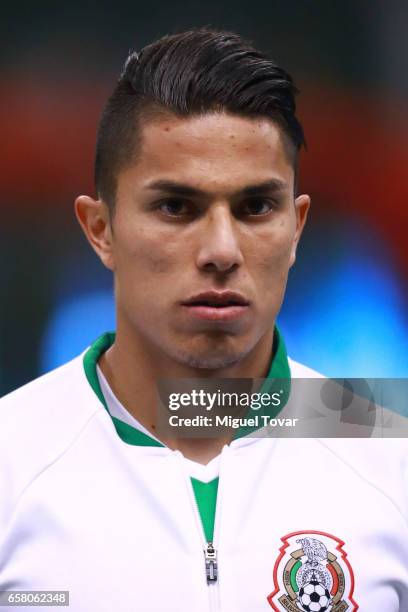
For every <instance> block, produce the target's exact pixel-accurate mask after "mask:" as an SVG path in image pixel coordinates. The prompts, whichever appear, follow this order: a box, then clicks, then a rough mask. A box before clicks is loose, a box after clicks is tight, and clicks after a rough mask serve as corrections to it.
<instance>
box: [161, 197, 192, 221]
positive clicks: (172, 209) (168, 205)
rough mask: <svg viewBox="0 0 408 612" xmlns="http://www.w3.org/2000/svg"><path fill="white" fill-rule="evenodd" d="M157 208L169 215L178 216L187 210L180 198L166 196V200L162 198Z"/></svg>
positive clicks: (185, 204)
mask: <svg viewBox="0 0 408 612" xmlns="http://www.w3.org/2000/svg"><path fill="white" fill-rule="evenodd" d="M157 208H158V209H159V210H160V211H161V212H163V213H164V214H165V215H168V216H170V217H180V216H183V215H186V214H187V213H188V212H189V211H188V206H187V203H186V202H185V201H184V200H181V199H180V198H167V199H166V200H162V201H161V202H160V203H159V205H158V207H157Z"/></svg>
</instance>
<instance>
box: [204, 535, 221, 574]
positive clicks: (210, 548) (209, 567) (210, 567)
mask: <svg viewBox="0 0 408 612" xmlns="http://www.w3.org/2000/svg"><path fill="white" fill-rule="evenodd" d="M204 557H205V573H206V575H207V582H216V581H217V578H218V564H217V551H216V550H215V548H214V545H213V543H212V542H207V544H206V545H205V547H204Z"/></svg>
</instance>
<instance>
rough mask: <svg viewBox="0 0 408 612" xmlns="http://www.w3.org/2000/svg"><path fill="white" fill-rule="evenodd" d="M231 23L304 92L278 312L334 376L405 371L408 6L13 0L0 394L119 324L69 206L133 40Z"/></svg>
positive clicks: (6, 18) (290, 336)
mask: <svg viewBox="0 0 408 612" xmlns="http://www.w3.org/2000/svg"><path fill="white" fill-rule="evenodd" d="M200 25H210V26H213V27H217V28H224V29H231V30H234V31H237V32H239V33H240V34H242V35H244V36H245V37H247V38H249V39H251V40H252V41H253V42H254V43H255V44H256V45H257V46H259V47H260V48H262V49H263V50H264V51H267V52H268V53H270V55H271V56H272V57H273V58H274V59H275V60H276V61H277V62H278V63H280V64H281V65H282V66H283V67H284V68H286V69H287V70H288V71H289V72H290V73H291V74H292V75H293V76H294V78H295V81H296V83H297V85H298V86H299V88H300V90H301V95H300V96H299V98H298V115H299V117H300V119H301V120H302V122H303V125H304V129H305V132H306V138H307V142H308V151H307V153H304V154H303V156H302V161H301V189H302V191H304V192H307V193H310V194H311V196H312V201H313V210H312V214H311V217H310V221H309V226H308V227H307V229H306V233H305V235H304V238H303V240H302V243H301V246H300V251H299V255H298V262H297V263H296V266H295V268H294V269H293V270H292V272H291V275H290V280H289V286H288V290H287V296H286V301H285V304H284V307H283V309H282V312H281V314H280V317H279V324H280V327H281V330H282V331H283V334H284V337H285V339H286V343H287V346H288V352H289V354H290V355H291V356H292V357H293V358H295V359H298V360H300V361H303V362H304V363H307V364H308V365H310V366H311V367H313V368H316V369H318V370H320V371H321V372H323V373H324V374H326V375H328V376H337V377H343V376H347V377H351V376H357V377H358V376H361V377H407V376H408V351H407V346H408V308H407V306H408V290H407V281H408V248H407V242H408V240H407V236H406V235H407V229H408V180H407V175H408V172H407V171H408V146H407V142H408V112H407V111H408V104H407V102H408V37H407V31H408V4H407V3H406V2H403V1H401V2H399V1H394V0H388V1H387V2H385V1H384V0H371V1H364V0H363V1H361V2H356V1H355V0H342V2H328V1H327V0H315V1H313V2H308V1H306V0H303V1H295V0H269V1H266V0H265V1H264V2H254V1H249V0H245V1H241V2H239V3H237V2H236V1H233V0H223V2H222V3H220V2H218V1H215V0H207V1H206V2H201V1H200V2H199V1H198V0H190V2H189V3H188V5H187V4H186V3H185V2H179V1H178V0H173V1H172V2H165V0H150V2H143V3H141V2H137V1H135V0H133V1H132V2H130V1H123V0H119V1H118V2H116V3H106V2H104V1H103V0H100V2H98V3H97V4H95V3H91V2H87V1H86V0H81V1H78V0H70V2H69V3H62V2H60V3H57V2H55V1H53V2H51V1H42V2H39V3H36V4H35V5H34V3H33V2H23V1H21V2H19V3H5V4H4V5H3V6H2V20H1V24H0V31H1V40H2V43H3V51H2V54H1V57H0V66H1V84H2V96H1V101H0V130H1V134H2V139H1V140H2V145H3V146H2V149H3V153H2V158H1V173H0V207H1V211H0V212H1V217H0V218H1V224H0V279H1V283H0V395H3V394H5V393H6V392H8V391H11V390H12V389H14V388H16V387H18V386H19V385H21V384H23V383H25V382H27V381H29V380H31V379H33V378H34V377H36V376H37V375H39V374H41V373H44V372H46V371H48V370H50V369H52V368H54V367H56V366H58V365H59V364H61V363H63V362H64V361H66V360H68V359H70V358H72V357H74V356H76V355H77V354H78V353H79V352H81V351H82V350H83V349H84V348H85V347H86V346H87V345H88V344H89V343H90V342H91V341H92V340H94V339H95V338H96V337H97V336H98V335H99V334H100V333H102V332H103V331H106V330H109V329H114V326H115V321H114V310H113V297H112V280H111V277H110V274H109V273H108V272H107V271H106V270H105V269H104V268H103V267H102V265H101V264H100V263H99V261H98V260H97V258H96V256H95V255H94V254H93V252H91V249H90V247H89V246H88V245H87V244H86V242H85V239H84V238H83V236H82V233H81V231H80V229H79V227H78V226H77V224H76V221H75V220H74V214H73V201H74V199H75V197H76V196H77V195H78V194H79V193H88V194H93V193H94V190H93V179H92V175H93V155H94V143H95V135H96V129H97V124H98V120H99V116H100V113H101V110H102V107H103V104H104V102H105V100H106V97H107V96H108V95H109V93H110V91H111V90H112V88H113V85H114V83H115V80H116V78H117V76H118V74H119V72H120V70H121V66H122V64H123V61H124V60H125V58H126V55H127V53H128V51H129V50H133V49H139V48H141V47H142V46H144V45H145V44H147V43H148V42H151V41H152V40H153V39H155V38H157V37H160V36H162V35H164V34H166V33H172V32H175V31H179V30H182V29H186V28H189V27H192V26H200Z"/></svg>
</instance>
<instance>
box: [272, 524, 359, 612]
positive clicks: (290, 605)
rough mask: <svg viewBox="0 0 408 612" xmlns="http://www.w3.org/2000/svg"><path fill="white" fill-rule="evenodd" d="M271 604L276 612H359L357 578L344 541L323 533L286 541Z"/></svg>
mask: <svg viewBox="0 0 408 612" xmlns="http://www.w3.org/2000/svg"><path fill="white" fill-rule="evenodd" d="M282 542H283V546H282V547H281V548H280V550H279V552H280V554H279V557H278V558H277V560H276V563H275V567H274V570H273V582H274V591H273V592H272V593H271V594H270V595H269V596H268V601H269V603H270V605H271V606H272V609H273V610H275V612H284V611H288V612H299V610H303V612H326V611H329V612H356V611H357V610H358V604H357V603H356V602H355V601H354V599H353V591H354V575H353V570H352V569H351V565H350V563H349V562H348V560H347V554H346V552H345V551H344V550H343V546H344V542H342V541H341V540H339V538H336V537H335V536H332V535H330V534H329V533H324V532H322V531H296V532H294V533H289V534H288V535H286V536H284V537H283V538H282Z"/></svg>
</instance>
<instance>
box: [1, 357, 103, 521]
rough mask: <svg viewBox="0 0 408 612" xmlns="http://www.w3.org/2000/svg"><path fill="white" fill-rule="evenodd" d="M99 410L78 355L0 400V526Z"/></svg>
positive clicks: (100, 406) (97, 401)
mask: <svg viewBox="0 0 408 612" xmlns="http://www.w3.org/2000/svg"><path fill="white" fill-rule="evenodd" d="M101 410H103V407H102V405H101V404H100V402H99V400H98V398H97V397H96V395H95V394H94V392H93V391H92V389H91V387H90V385H89V384H88V381H87V379H86V376H85V372H84V369H83V364H82V356H79V357H77V358H75V359H74V360H72V361H70V362H69V363H67V364H65V365H63V366H61V367H60V368H58V369H56V370H53V371H52V372H50V373H48V374H46V375H44V376H41V377H40V378H37V379H36V380H34V381H32V382H30V383H28V384H26V385H24V386H23V387H21V388H19V389H17V390H16V391H13V392H12V393H10V394H8V395H6V396H5V397H3V398H2V399H0V465H1V466H2V469H1V471H0V525H1V522H2V521H1V519H2V513H3V514H4V513H6V507H7V506H8V507H9V508H10V507H11V506H12V505H13V504H14V503H15V502H16V500H17V499H18V497H19V495H20V494H21V492H22V491H23V490H24V489H25V488H26V487H27V486H28V485H29V484H30V482H32V481H33V480H34V479H35V478H36V477H37V476H38V475H39V474H40V473H41V472H42V471H43V470H45V469H46V468H47V467H48V466H49V465H51V464H52V463H53V462H55V461H56V460H57V459H58V457H60V456H61V455H62V454H63V453H64V452H66V450H67V449H69V448H70V446H71V445H72V444H73V443H74V442H75V440H76V439H77V438H78V436H79V435H80V434H81V432H82V431H83V430H84V428H86V426H87V424H88V423H89V422H90V421H91V420H92V418H93V416H94V415H95V414H97V413H98V412H99V411H101ZM3 518H4V516H3Z"/></svg>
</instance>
